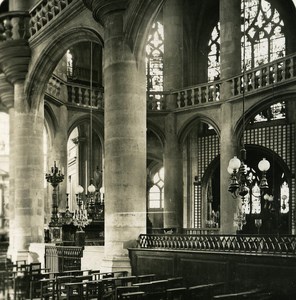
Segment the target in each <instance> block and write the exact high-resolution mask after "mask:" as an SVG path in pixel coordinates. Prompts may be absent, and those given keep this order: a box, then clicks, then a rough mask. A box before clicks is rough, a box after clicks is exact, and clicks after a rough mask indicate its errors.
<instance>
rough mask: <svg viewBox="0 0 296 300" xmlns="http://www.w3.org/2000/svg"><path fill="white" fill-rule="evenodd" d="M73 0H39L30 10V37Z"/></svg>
mask: <svg viewBox="0 0 296 300" xmlns="http://www.w3.org/2000/svg"><path fill="white" fill-rule="evenodd" d="M74 1H75V0H41V1H39V2H38V3H37V4H36V5H35V6H34V7H33V8H32V9H31V10H30V16H31V20H30V34H31V37H32V36H33V35H34V34H36V33H37V32H38V31H39V30H41V29H42V28H43V27H44V26H45V25H47V24H49V23H50V22H51V21H52V20H54V19H55V18H56V17H57V15H59V14H60V13H61V12H62V11H63V10H64V9H65V8H66V7H68V6H69V5H70V4H71V3H72V2H74Z"/></svg>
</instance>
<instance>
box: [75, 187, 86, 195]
mask: <svg viewBox="0 0 296 300" xmlns="http://www.w3.org/2000/svg"><path fill="white" fill-rule="evenodd" d="M83 191H84V188H83V187H82V186H81V185H78V186H77V188H76V194H82V193H83Z"/></svg>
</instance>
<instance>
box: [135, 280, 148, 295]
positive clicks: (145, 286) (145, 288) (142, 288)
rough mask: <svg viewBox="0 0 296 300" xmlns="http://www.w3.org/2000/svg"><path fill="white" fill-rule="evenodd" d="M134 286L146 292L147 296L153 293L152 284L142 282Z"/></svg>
mask: <svg viewBox="0 0 296 300" xmlns="http://www.w3.org/2000/svg"><path fill="white" fill-rule="evenodd" d="M133 286H138V287H139V289H140V291H142V292H145V293H146V294H149V293H150V292H151V291H152V283H151V282H140V283H135V284H133Z"/></svg>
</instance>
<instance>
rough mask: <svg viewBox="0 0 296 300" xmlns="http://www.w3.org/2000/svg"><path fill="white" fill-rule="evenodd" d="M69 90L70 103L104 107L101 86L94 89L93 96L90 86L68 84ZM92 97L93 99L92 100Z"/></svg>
mask: <svg viewBox="0 0 296 300" xmlns="http://www.w3.org/2000/svg"><path fill="white" fill-rule="evenodd" d="M67 90H68V103H71V104H75V105H77V106H85V107H90V106H91V105H92V107H95V108H103V107H104V103H103V90H102V89H99V88H93V89H92V97H91V90H90V88H88V87H86V86H83V85H78V84H76V85H75V84H67ZM91 98H92V100H91Z"/></svg>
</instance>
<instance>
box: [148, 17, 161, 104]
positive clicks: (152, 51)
mask: <svg viewBox="0 0 296 300" xmlns="http://www.w3.org/2000/svg"><path fill="white" fill-rule="evenodd" d="M163 54H164V32H163V24H162V23H161V22H160V21H157V22H155V23H153V25H152V28H151V31H150V34H149V36H148V40H147V44H146V78H147V88H146V89H147V93H148V98H149V100H150V102H151V103H150V106H151V107H150V108H152V109H155V110H160V109H161V108H162V99H163V94H162V92H163Z"/></svg>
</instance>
